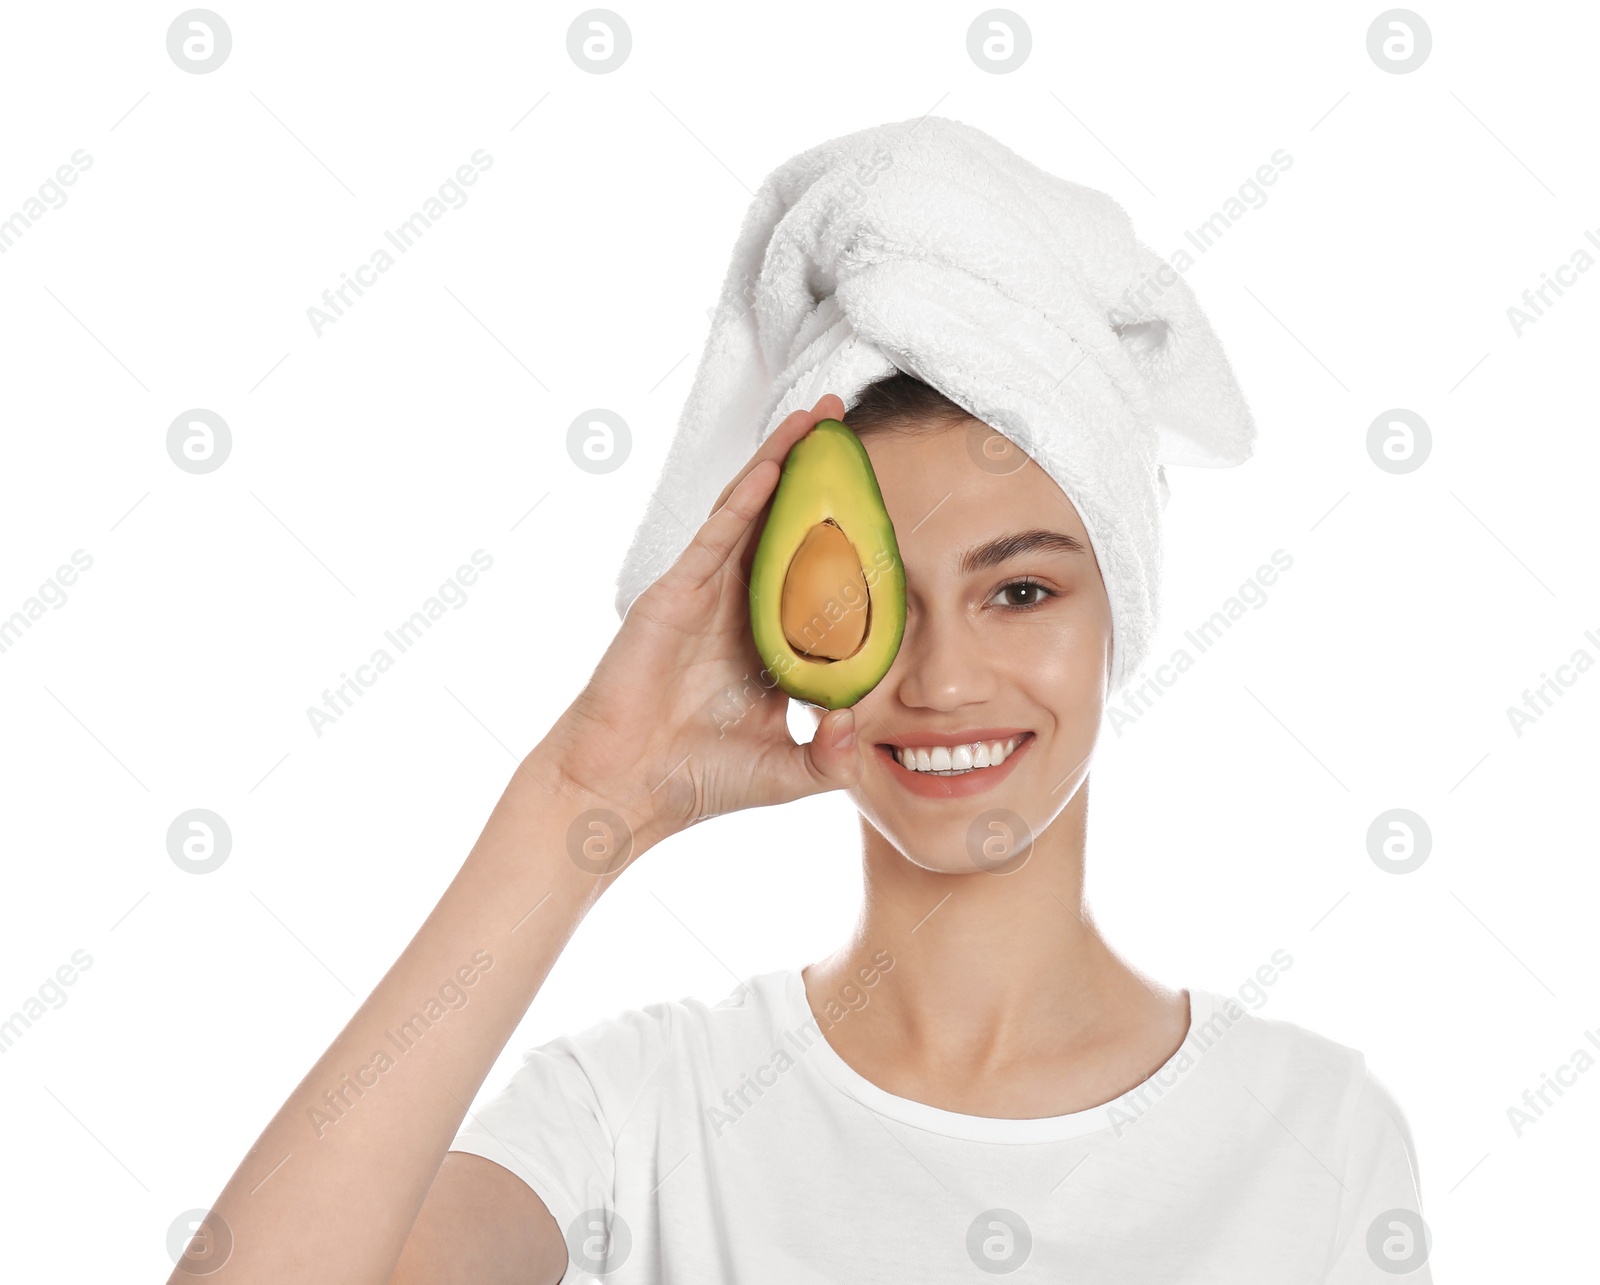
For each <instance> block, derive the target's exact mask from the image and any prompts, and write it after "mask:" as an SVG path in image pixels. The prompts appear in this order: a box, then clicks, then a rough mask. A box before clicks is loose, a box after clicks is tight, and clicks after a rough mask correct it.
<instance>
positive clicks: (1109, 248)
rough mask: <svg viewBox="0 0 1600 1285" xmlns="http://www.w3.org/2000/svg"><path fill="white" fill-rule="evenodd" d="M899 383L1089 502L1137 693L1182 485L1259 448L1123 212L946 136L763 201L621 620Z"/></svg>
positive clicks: (1119, 682)
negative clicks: (895, 379) (815, 444)
mask: <svg viewBox="0 0 1600 1285" xmlns="http://www.w3.org/2000/svg"><path fill="white" fill-rule="evenodd" d="M897 369H899V370H904V371H907V372H908V373H910V374H912V375H915V376H916V377H917V378H919V379H921V380H923V381H925V382H926V383H929V384H931V385H933V386H934V387H935V388H937V389H938V390H939V391H940V392H942V393H944V394H945V396H947V397H949V398H950V399H951V400H952V401H954V402H956V403H957V404H958V405H960V406H961V407H963V408H964V409H965V410H967V411H968V412H969V413H970V414H972V415H974V416H976V417H977V418H978V419H980V420H982V421H983V422H984V423H986V424H988V425H990V426H991V427H992V428H994V429H996V430H997V431H998V432H1000V433H1003V434H1004V435H1005V436H1006V437H1008V438H1009V439H1011V440H1012V441H1013V442H1015V443H1016V444H1017V445H1018V446H1019V447H1021V448H1022V449H1023V450H1024V451H1026V452H1027V453H1028V455H1030V456H1031V457H1032V458H1033V459H1034V460H1035V461H1037V462H1038V464H1039V465H1040V467H1042V468H1043V469H1044V470H1045V471H1046V472H1047V473H1049V475H1050V476H1051V477H1052V478H1054V479H1055V481H1056V482H1057V484H1058V485H1059V486H1060V487H1061V489H1062V490H1063V491H1064V492H1065V493H1066V495H1067V498H1068V499H1069V500H1071V502H1072V504H1073V506H1074V507H1075V508H1076V509H1077V511H1078V514H1079V516H1080V517H1081V518H1082V519H1083V523H1084V527H1085V529H1086V531H1087V532H1088V535H1089V538H1090V541H1091V543H1092V545H1093V547H1094V552H1095V556H1096V558H1097V559H1098V561H1099V565H1100V571H1101V575H1102V577H1103V578H1104V581H1105V586H1106V591H1107V594H1108V596H1109V599H1110V604H1111V615H1112V635H1113V665H1112V673H1111V678H1110V688H1111V691H1112V692H1116V691H1119V690H1120V689H1121V688H1122V687H1123V686H1124V685H1125V684H1126V683H1127V682H1128V681H1129V680H1130V679H1131V678H1132V677H1133V675H1134V674H1136V673H1137V672H1138V669H1139V666H1140V665H1141V664H1142V663H1143V661H1144V659H1145V654H1146V650H1147V648H1148V646H1149V644H1150V639H1151V635H1152V634H1153V633H1154V631H1155V627H1156V624H1157V622H1158V618H1159V615H1158V612H1159V607H1158V603H1159V595H1160V581H1161V539H1160V535H1161V532H1160V518H1161V510H1162V508H1163V506H1164V505H1165V503H1166V499H1167V479H1166V471H1165V466H1166V465H1168V464H1187V465H1199V466H1204V467H1221V466H1227V465H1233V464H1239V463H1242V462H1243V461H1244V460H1246V459H1248V458H1249V456H1250V453H1251V450H1252V448H1253V446H1254V442H1255V426H1254V423H1253V421H1252V419H1251V416H1250V411H1249V408H1248V406H1247V405H1246V403H1245V399H1244V396H1243V394H1242V393H1241V392H1240V390H1239V387H1238V385H1237V383H1236V382H1235V380H1234V376H1233V371H1232V369H1231V367H1230V366H1229V364H1228V360H1227V357H1226V356H1225V355H1224V353H1223V351H1222V346H1221V344H1220V343H1219V342H1218V340H1217V337H1216V335H1215V334H1214V333H1213V331H1212V329H1211V326H1210V324H1209V323H1208V322H1207V320H1206V317H1205V314H1204V313H1203V312H1202V311H1201V309H1200V305H1199V304H1198V303H1197V302H1196V300H1195V297H1194V294H1193V293H1192V291H1191V290H1190V288H1189V285H1188V283H1187V282H1186V281H1184V279H1183V277H1182V276H1181V275H1180V274H1179V273H1178V272H1177V271H1176V270H1175V269H1173V268H1172V267H1171V266H1170V265H1168V264H1167V263H1166V262H1165V261H1164V260H1162V259H1161V258H1159V257H1158V256H1157V255H1156V254H1154V253H1153V252H1152V251H1151V250H1149V249H1148V248H1146V247H1145V246H1144V245H1143V244H1141V243H1140V242H1139V241H1138V240H1136V239H1135V237H1134V234H1133V224H1132V221H1131V220H1130V219H1129V218H1128V215H1127V213H1126V211H1124V210H1123V209H1122V207H1121V206H1120V205H1118V204H1117V202H1116V201H1114V200H1113V199H1112V198H1111V197H1109V196H1107V195H1105V194H1104V193H1103V192H1098V191H1095V190H1094V189H1092V188H1088V187H1083V186H1081V185H1079V184H1077V183H1072V182H1068V181H1067V180H1065V179H1061V178H1057V177H1056V176H1054V175H1052V174H1048V173H1046V172H1045V171H1043V170H1041V169H1039V168H1038V167H1037V166H1035V165H1033V164H1031V163H1030V162H1029V161H1026V160H1024V159H1023V158H1022V157H1020V156H1018V155H1017V154H1016V153H1015V152H1013V151H1012V150H1011V149H1010V148H1008V147H1005V146H1004V145H1002V144H1001V143H999V142H997V141H996V140H995V139H993V138H991V137H990V136H989V135H988V134H985V133H984V132H983V131H982V130H979V129H977V128H975V127H973V126H971V125H967V124H964V123H962V122H960V121H956V120H952V119H949V118H947V117H939V116H926V117H920V118H916V119H912V120H906V121H897V122H894V123H892V124H886V125H878V126H874V127H873V128H870V129H863V130H860V131H858V132H856V133H853V134H848V135H845V136H843V137H841V138H836V139H832V140H830V141H829V142H826V143H822V144H820V145H818V146H816V147H813V148H811V149H809V150H808V151H805V152H802V153H800V154H799V155H797V156H795V157H793V158H791V159H790V160H788V161H786V162H784V164H782V165H780V166H779V167H778V168H777V169H776V170H774V171H773V172H772V173H771V174H769V175H768V176H767V178H766V179H765V180H764V181H763V182H762V184H761V188H760V190H759V191H758V192H757V193H756V196H755V199H754V200H753V201H752V202H751V204H750V208H749V211H748V212H747V213H746V215H745V220H744V225H743V227H742V228H741V229H740V232H739V236H738V240H737V242H736V243H735V245H734V250H733V259H732V262H731V263H730V264H729V265H728V271H727V275H726V277H725V278H724V280H723V284H722V294H721V298H720V301H719V303H718V306H717V309H716V313H715V316H714V317H713V319H712V322H711V333H710V335H709V336H708V338H707V340H706V346H705V351H704V353H703V354H702V356H701V359H700V365H699V369H698V370H697V371H696V374H695V378H694V386H693V387H692V388H691V389H690V391H689V398H688V401H687V402H686V403H685V404H684V408H683V414H682V415H681V417H680V418H679V421H678V429H677V435H676V437H674V439H673V441H672V443H671V445H670V447H669V448H668V451H667V457H666V461H665V463H664V465H663V467H662V470H661V477H660V481H659V482H658V484H657V486H656V487H655V490H654V492H653V493H652V498H651V500H650V501H649V502H648V504H647V507H646V511H645V515H644V518H643V520H642V521H641V523H640V525H639V528H638V530H637V531H636V532H635V534H634V537H633V542H632V545H631V546H630V548H629V550H628V553H627V556H626V558H625V560H624V562H623V565H622V569H621V572H620V574H619V576H618V580H617V596H616V608H617V613H618V615H619V616H625V615H626V614H627V610H628V607H629V605H630V604H631V603H632V602H633V600H634V599H635V598H636V597H637V596H638V595H639V594H640V593H642V592H643V591H644V590H645V589H646V588H647V587H648V586H649V585H650V584H651V583H653V582H654V581H655V580H656V579H657V578H658V577H659V576H660V575H661V574H662V573H663V572H664V571H666V569H667V568H668V567H669V566H671V565H672V563H673V562H674V561H675V560H676V559H677V557H678V555H679V554H680V553H681V552H682V551H683V549H684V548H685V547H686V546H687V545H688V542H689V540H690V539H691V538H692V537H693V535H694V532H695V531H696V530H698V528H699V526H700V524H701V523H703V522H704V521H705V520H706V518H707V517H708V516H710V510H711V506H712V504H713V503H714V502H715V501H716V498H717V496H718V494H719V493H720V492H721V491H722V488H723V487H724V486H726V485H727V483H728V482H729V481H730V480H731V479H732V478H733V476H734V475H735V474H736V473H737V472H738V471H739V469H741V468H742V467H743V466H744V464H745V463H746V461H747V460H748V459H749V458H750V456H751V455H752V454H753V453H754V452H755V450H756V448H757V447H758V446H759V445H760V444H761V442H762V441H764V440H765V439H766V436H767V435H768V434H769V433H770V432H771V431H772V430H773V429H774V428H776V427H777V425H778V424H779V423H780V422H781V421H782V420H783V419H784V417H785V416H787V415H788V414H789V413H790V412H791V411H793V410H795V409H797V408H800V407H810V406H812V405H814V404H815V403H816V401H817V399H818V398H819V397H821V396H822V395H823V394H824V393H835V394H837V395H838V396H839V397H840V398H841V399H842V400H843V401H844V404H845V406H846V407H849V406H852V405H853V404H854V400H855V398H856V397H857V396H858V394H859V393H860V391H861V390H862V389H863V388H864V387H865V386H866V385H867V384H869V383H871V382H872V381H874V380H876V379H878V378H880V377H882V376H884V375H889V374H892V373H893V372H894V371H895V370H897ZM848 418H849V416H848V411H847V412H846V421H847V422H848Z"/></svg>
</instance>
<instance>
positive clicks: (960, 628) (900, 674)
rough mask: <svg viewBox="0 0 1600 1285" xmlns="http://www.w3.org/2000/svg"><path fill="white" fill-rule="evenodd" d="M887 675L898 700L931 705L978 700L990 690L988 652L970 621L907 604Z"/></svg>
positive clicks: (949, 706) (937, 707)
mask: <svg viewBox="0 0 1600 1285" xmlns="http://www.w3.org/2000/svg"><path fill="white" fill-rule="evenodd" d="M886 677H887V678H888V679H889V680H890V681H891V682H892V683H893V684H894V686H895V688H896V690H897V693H898V696H899V699H900V700H901V702H902V703H904V704H906V705H911V706H918V707H921V708H925V709H931V710H949V709H956V708H958V707H960V706H962V705H971V704H975V703H979V702H982V701H985V700H987V699H988V698H989V697H990V696H991V695H992V694H993V690H994V668H993V663H992V657H989V656H987V655H986V654H985V651H984V648H983V646H982V640H981V639H980V638H979V636H978V631H977V630H976V629H975V628H974V626H973V625H972V623H971V622H969V621H968V620H967V619H966V618H965V617H964V616H962V615H961V614H960V613H957V612H946V613H942V614H941V613H938V612H932V611H926V610H923V611H913V610H909V609H908V610H907V613H906V632H905V636H904V637H903V638H902V639H901V641H900V650H899V652H898V653H897V654H896V655H895V658H894V665H893V667H892V668H891V669H890V671H889V674H888V675H887V676H886Z"/></svg>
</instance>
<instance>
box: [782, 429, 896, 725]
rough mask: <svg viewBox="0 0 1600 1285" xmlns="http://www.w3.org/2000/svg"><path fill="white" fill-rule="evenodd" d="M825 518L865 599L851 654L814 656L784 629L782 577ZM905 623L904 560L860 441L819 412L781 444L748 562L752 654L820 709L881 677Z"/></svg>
mask: <svg viewBox="0 0 1600 1285" xmlns="http://www.w3.org/2000/svg"><path fill="white" fill-rule="evenodd" d="M825 518H832V519H833V520H834V522H835V523H836V524H837V525H838V526H839V528H840V529H841V530H842V531H844V533H845V534H846V535H847V536H848V537H849V538H850V540H851V542H852V543H853V544H854V546H855V550H856V554H857V555H858V557H859V558H860V560H861V567H862V574H863V576H864V577H865V579H866V582H867V590H868V593H869V595H870V598H871V603H872V606H871V608H870V610H869V613H868V620H867V636H866V638H865V639H863V640H862V644H861V647H860V648H859V649H858V650H857V651H856V653H855V654H854V655H853V656H849V657H847V658H846V659H844V660H835V661H825V662H824V661H816V660H812V659H810V658H808V657H805V656H802V655H800V654H799V653H797V652H796V651H795V650H794V649H793V648H792V647H790V645H789V640H788V639H787V638H786V637H785V636H784V631H783V624H782V620H781V615H780V608H781V604H782V600H783V585H784V579H785V578H786V577H787V575H788V572H789V563H790V562H791V561H792V560H793V558H794V555H795V551H796V550H797V549H798V548H799V547H800V543H801V541H802V540H804V539H805V535H806V532H808V531H809V530H811V528H812V527H813V526H815V525H816V524H817V523H818V522H821V521H822V520H823V519H825ZM905 629H906V579H905V567H904V565H903V564H902V563H901V561H900V546H899V544H898V543H897V542H896V540H895V535H894V524H893V523H892V522H891V521H890V520H889V511H888V509H886V508H885V507H884V503H883V493H882V492H881V491H880V490H879V489H878V479H877V476H876V475H875V474H874V473H873V471H872V462H871V460H870V459H869V458H868V456H867V451H866V448H865V447H864V446H862V445H861V439H860V438H858V437H857V436H856V435H855V434H854V433H853V432H851V431H850V429H849V428H848V427H847V426H846V425H845V424H843V423H841V422H840V421H839V420H836V419H825V420H822V421H820V422H819V423H818V424H817V425H816V427H814V428H813V429H812V430H811V431H810V432H809V433H807V434H806V435H805V436H804V437H802V438H801V439H800V440H799V441H798V442H796V443H795V444H794V445H793V446H791V447H790V448H789V453H788V455H787V456H786V457H785V458H784V462H783V474H782V476H780V477H779V479H778V487H777V491H776V493H775V494H774V495H773V498H772V507H771V509H770V510H769V511H768V514H767V523H766V526H765V527H764V528H763V529H762V532H761V539H760V542H759V543H758V544H757V545H756V556H755V561H754V562H753V563H752V565H751V571H750V630H751V633H752V634H753V635H754V638H755V644H756V651H757V652H759V653H760V656H761V660H762V663H763V664H765V665H766V667H767V670H768V672H769V673H770V674H771V675H772V677H773V678H774V679H775V680H776V681H777V684H778V686H779V687H780V688H782V689H783V690H784V691H785V692H787V693H788V694H789V695H790V696H793V697H795V698H796V699H798V700H803V701H809V702H810V703H811V704H813V705H820V706H822V707H823V708H825V709H840V708H843V707H844V706H847V705H854V704H855V703H856V702H857V701H858V700H860V699H861V698H862V697H863V696H865V695H866V694H867V693H868V692H870V691H871V690H872V689H873V688H874V687H876V686H877V685H878V683H879V682H880V681H882V679H883V676H884V675H885V674H887V673H888V672H889V667H890V666H891V665H893V664H894V658H895V656H896V655H897V654H898V653H899V651H900V641H901V639H902V638H904V636H905Z"/></svg>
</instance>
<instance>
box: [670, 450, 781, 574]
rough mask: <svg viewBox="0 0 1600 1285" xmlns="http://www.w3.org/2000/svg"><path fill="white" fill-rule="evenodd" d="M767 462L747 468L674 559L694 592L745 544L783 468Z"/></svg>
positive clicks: (758, 462) (674, 570)
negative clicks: (744, 540) (743, 542)
mask: <svg viewBox="0 0 1600 1285" xmlns="http://www.w3.org/2000/svg"><path fill="white" fill-rule="evenodd" d="M766 464H767V461H766V460H759V461H757V463H756V466H755V467H754V468H752V469H749V470H748V471H746V472H745V474H744V475H743V476H742V477H741V478H740V479H739V481H738V482H737V483H735V484H734V486H733V487H732V489H731V491H730V492H729V494H728V495H726V496H725V497H724V498H723V500H722V501H721V502H720V503H718V505H717V509H716V512H714V513H713V514H712V515H711V516H710V517H709V518H707V519H706V520H705V522H704V523H703V524H702V525H701V527H700V530H699V531H697V532H696V533H695V537H694V539H693V540H691V541H690V542H689V547H688V548H687V549H685V550H684V551H683V553H682V554H680V555H679V557H678V560H677V562H675V563H673V565H672V571H673V572H675V573H676V574H677V575H678V576H680V577H681V578H682V584H683V587H684V588H685V590H686V591H688V592H691V593H692V592H693V591H694V590H696V589H699V588H700V587H702V586H703V585H704V584H705V583H706V582H707V581H709V580H710V579H711V578H712V577H713V576H714V575H716V574H717V573H718V572H719V571H720V570H721V569H722V568H723V566H724V565H725V564H726V563H727V562H728V559H729V558H730V557H731V556H733V553H734V551H735V549H737V548H740V547H742V541H743V539H744V537H745V536H746V534H748V532H749V530H750V525H751V523H753V522H754V521H755V519H756V515H757V514H759V513H760V512H761V508H762V506H763V505H764V504H766V502H767V497H768V496H769V495H771V494H772V489H773V487H774V486H775V485H776V484H777V481H778V477H779V476H780V474H781V473H782V472H783V470H782V469H781V468H778V467H773V468H770V469H769V468H767V467H765V465H766ZM663 578H664V577H663Z"/></svg>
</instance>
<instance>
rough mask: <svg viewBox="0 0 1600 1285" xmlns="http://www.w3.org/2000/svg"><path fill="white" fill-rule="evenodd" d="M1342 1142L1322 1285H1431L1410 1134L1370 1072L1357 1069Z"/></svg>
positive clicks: (1396, 1106) (1402, 1116) (1428, 1245)
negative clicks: (1334, 1221) (1335, 1213)
mask: <svg viewBox="0 0 1600 1285" xmlns="http://www.w3.org/2000/svg"><path fill="white" fill-rule="evenodd" d="M1347 1140H1348V1149H1347V1151H1346V1153H1345V1164H1344V1171H1343V1174H1342V1176H1341V1181H1342V1182H1343V1184H1344V1187H1345V1190H1344V1193H1343V1194H1342V1196H1341V1197H1340V1205H1339V1226H1338V1230H1337V1233H1336V1235H1335V1238H1334V1244H1333V1249H1332V1252H1331V1253H1330V1255H1329V1259H1328V1268H1327V1271H1326V1272H1325V1273H1324V1275H1323V1278H1322V1279H1323V1282H1324V1285H1357V1283H1358V1282H1359V1283H1360V1285H1377V1283H1378V1282H1385V1283H1386V1285H1396V1283H1397V1282H1401V1281H1403V1282H1405V1285H1433V1269H1432V1266H1431V1264H1430V1263H1429V1262H1428V1256H1429V1253H1430V1251H1431V1249H1432V1242H1431V1235H1430V1232H1429V1231H1428V1229H1427V1226H1426V1224H1425V1223H1424V1222H1423V1221H1422V1196H1421V1186H1420V1183H1419V1181H1418V1178H1417V1152H1416V1147H1415V1146H1414V1145H1413V1143H1412V1140H1411V1129H1410V1126H1409V1125H1408V1124H1407V1123H1406V1118H1405V1113H1404V1112H1402V1111H1401V1109H1400V1104H1399V1103H1398V1102H1396V1101H1395V1099H1394V1095H1393V1094H1391V1093H1390V1092H1389V1090H1388V1088H1387V1087H1386V1086H1385V1085H1384V1084H1383V1082H1382V1081H1380V1080H1379V1079H1378V1078H1377V1077H1376V1076H1375V1075H1373V1073H1372V1071H1371V1069H1370V1068H1364V1069H1363V1073H1362V1082H1361V1087H1360V1089H1359V1091H1358V1092H1357V1094H1356V1098H1355V1106H1354V1110H1353V1112H1352V1114H1351V1121H1350V1128H1349V1131H1348V1134H1347Z"/></svg>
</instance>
